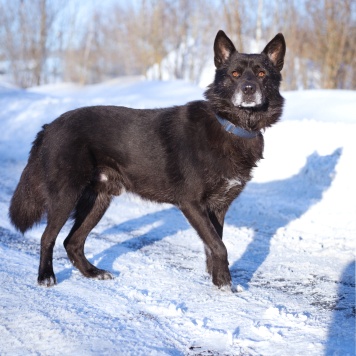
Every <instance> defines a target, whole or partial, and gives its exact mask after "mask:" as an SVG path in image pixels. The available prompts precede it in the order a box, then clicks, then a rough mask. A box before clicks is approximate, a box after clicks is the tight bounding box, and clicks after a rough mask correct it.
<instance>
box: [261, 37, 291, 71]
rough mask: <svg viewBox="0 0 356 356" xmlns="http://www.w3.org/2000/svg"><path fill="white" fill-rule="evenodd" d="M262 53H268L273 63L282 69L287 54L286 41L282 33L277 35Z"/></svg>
mask: <svg viewBox="0 0 356 356" xmlns="http://www.w3.org/2000/svg"><path fill="white" fill-rule="evenodd" d="M262 53H264V54H266V55H267V56H268V58H269V59H270V61H271V62H272V63H273V65H274V66H275V67H276V68H277V69H278V70H279V71H281V70H282V68H283V64H284V56H285V54H286V42H285V40H284V37H283V35H282V34H281V33H279V34H278V35H276V36H275V37H274V38H273V39H272V40H271V41H270V42H269V43H268V44H267V46H266V47H265V49H264V50H263V51H262Z"/></svg>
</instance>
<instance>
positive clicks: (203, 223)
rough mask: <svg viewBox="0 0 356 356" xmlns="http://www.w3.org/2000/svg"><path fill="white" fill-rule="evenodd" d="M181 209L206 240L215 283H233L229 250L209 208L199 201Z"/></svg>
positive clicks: (220, 285)
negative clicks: (210, 215)
mask: <svg viewBox="0 0 356 356" xmlns="http://www.w3.org/2000/svg"><path fill="white" fill-rule="evenodd" d="M181 210H182V212H183V214H184V215H185V216H186V218H187V219H188V221H189V222H190V224H191V225H192V226H193V227H194V229H195V230H196V231H197V232H198V235H199V236H200V238H201V239H202V240H203V242H204V245H205V250H206V253H207V256H209V257H208V259H209V264H211V275H212V277H213V283H214V284H215V285H217V286H218V287H222V286H228V285H231V276H230V271H229V267H228V265H229V264H228V261H227V250H226V247H225V245H224V243H223V242H222V239H221V237H220V235H219V233H218V232H217V231H216V228H215V226H214V224H213V223H212V221H211V220H210V217H209V213H208V211H207V209H206V208H205V207H201V206H200V205H199V204H197V203H192V204H189V205H185V206H184V207H181ZM221 233H222V230H221ZM209 268H210V267H209Z"/></svg>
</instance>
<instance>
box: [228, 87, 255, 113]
mask: <svg viewBox="0 0 356 356" xmlns="http://www.w3.org/2000/svg"><path fill="white" fill-rule="evenodd" d="M231 101H232V103H233V104H234V105H235V106H238V107H243V108H252V107H255V106H259V105H261V104H262V94H261V90H260V88H259V87H258V86H257V85H256V84H255V83H253V82H245V83H243V84H242V85H241V86H239V87H238V88H237V89H236V91H235V93H234V95H233V96H232V98H231Z"/></svg>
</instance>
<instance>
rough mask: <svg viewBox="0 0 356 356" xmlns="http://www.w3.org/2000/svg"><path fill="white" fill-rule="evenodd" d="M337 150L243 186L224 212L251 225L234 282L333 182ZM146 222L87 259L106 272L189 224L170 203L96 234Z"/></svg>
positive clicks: (247, 277)
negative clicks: (276, 177) (292, 171)
mask: <svg viewBox="0 0 356 356" xmlns="http://www.w3.org/2000/svg"><path fill="white" fill-rule="evenodd" d="M341 153H342V149H341V148H339V149H336V150H335V151H334V152H333V153H332V154H330V155H326V156H320V155H319V154H317V153H313V154H312V155H310V156H309V157H308V159H307V162H306V164H305V166H304V167H303V168H302V169H301V170H300V172H299V173H298V174H296V175H294V176H292V177H290V178H287V179H284V180H280V181H272V182H267V183H249V184H248V185H247V187H246V189H245V190H244V192H243V193H242V194H241V195H240V196H239V198H238V199H236V201H235V202H234V203H233V204H232V206H231V207H230V209H229V211H228V214H227V216H226V224H227V225H233V226H236V227H238V228H241V227H247V228H249V229H252V230H253V234H254V235H253V239H252V241H251V243H250V244H249V245H248V246H247V248H246V250H245V252H244V253H243V255H242V257H241V258H239V259H238V260H237V261H235V262H233V263H232V264H231V261H230V271H231V275H232V280H233V284H240V285H242V286H244V287H245V288H248V284H249V283H250V281H251V279H252V278H253V275H254V274H255V272H256V271H257V270H258V269H259V267H260V266H261V265H262V263H263V262H264V261H265V259H266V258H267V256H268V254H269V252H270V241H271V238H272V237H273V236H274V235H275V233H276V231H277V230H278V229H279V228H281V227H284V226H286V225H287V224H289V223H290V222H291V221H293V220H295V219H298V218H299V217H301V216H302V215H303V214H304V213H305V212H306V211H308V209H309V208H310V207H311V206H312V205H314V204H315V203H317V202H318V201H320V200H321V198H322V195H323V192H324V191H325V190H327V189H328V188H329V187H330V185H331V183H332V180H333V178H334V175H335V166H336V164H337V162H338V160H339V157H340V155H341ZM147 225H154V226H155V227H153V228H151V230H149V231H148V232H146V233H144V234H138V236H133V237H132V238H130V239H128V240H125V241H124V242H121V243H118V244H115V245H113V246H112V247H110V248H108V249H106V250H104V251H102V252H101V253H100V254H98V255H96V256H94V257H93V259H92V260H94V261H98V260H99V263H98V267H99V268H104V269H107V270H109V271H110V270H112V269H113V264H114V262H115V260H116V259H117V258H118V257H120V256H121V255H122V254H124V253H127V252H132V251H137V250H139V249H141V248H143V247H145V246H149V245H151V244H154V243H155V242H157V241H160V240H162V239H163V238H164V237H166V236H171V235H174V234H175V233H177V232H178V231H182V230H186V229H189V228H191V227H190V225H189V224H188V222H187V221H186V219H185V218H184V217H183V215H182V213H181V212H180V211H179V210H178V209H177V208H175V207H171V208H168V209H165V210H161V211H158V212H155V213H151V214H147V215H144V216H141V217H138V218H135V219H131V220H128V221H126V222H124V223H122V224H119V225H116V226H114V227H112V228H110V229H107V230H105V231H103V232H102V233H101V235H103V236H105V235H111V234H117V233H121V234H122V233H128V234H129V235H133V231H137V230H139V228H140V227H144V226H147ZM236 239H238V236H236ZM62 277H63V276H62Z"/></svg>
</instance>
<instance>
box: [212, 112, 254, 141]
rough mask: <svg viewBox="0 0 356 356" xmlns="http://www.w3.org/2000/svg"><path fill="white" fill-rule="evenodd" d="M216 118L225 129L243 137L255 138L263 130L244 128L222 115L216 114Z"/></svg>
mask: <svg viewBox="0 0 356 356" xmlns="http://www.w3.org/2000/svg"><path fill="white" fill-rule="evenodd" d="M215 116H216V118H217V119H218V121H219V122H220V124H221V125H222V127H223V128H224V129H225V131H227V132H230V133H232V134H233V135H236V136H239V137H242V138H255V137H257V136H258V135H259V134H260V133H261V131H247V130H245V129H243V128H242V127H239V126H235V125H234V124H233V123H232V122H230V121H228V120H226V119H223V118H222V117H220V116H219V115H218V114H215Z"/></svg>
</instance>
